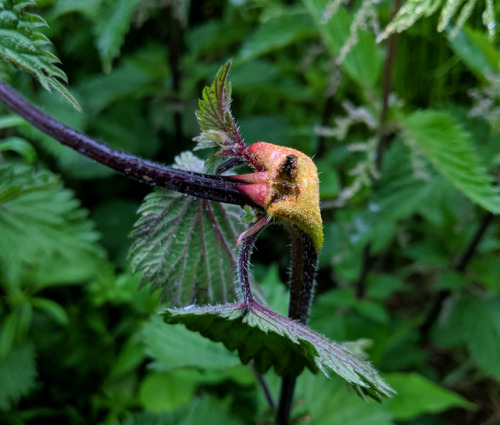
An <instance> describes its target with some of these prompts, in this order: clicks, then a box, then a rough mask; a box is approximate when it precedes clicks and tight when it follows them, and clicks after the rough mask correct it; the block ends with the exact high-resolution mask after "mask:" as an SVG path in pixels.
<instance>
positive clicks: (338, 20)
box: [304, 0, 383, 87]
mask: <svg viewBox="0 0 500 425" xmlns="http://www.w3.org/2000/svg"><path fill="white" fill-rule="evenodd" d="M304 3H305V5H306V7H307V9H308V10H309V13H310V14H311V15H312V17H313V19H314V21H315V23H316V27H317V28H318V30H319V32H320V34H321V35H322V37H323V38H324V39H325V43H326V45H327V47H328V48H329V49H330V51H331V53H332V54H333V56H334V57H339V55H341V54H342V55H345V57H344V58H343V60H342V63H341V67H342V69H343V70H345V72H346V73H347V74H348V75H349V76H350V77H351V78H353V79H354V80H355V81H356V82H358V83H359V84H360V85H362V86H367V87H373V86H375V84H376V83H377V81H378V80H379V77H380V73H381V71H382V63H383V55H382V51H381V50H380V48H379V46H378V45H377V44H376V42H375V39H374V37H373V36H372V35H371V34H370V33H369V32H367V31H365V30H362V29H360V27H359V26H357V25H356V24H357V22H356V16H352V15H351V14H350V13H349V12H348V11H347V10H346V9H345V8H344V7H339V8H338V10H336V11H335V13H334V14H333V15H332V16H328V18H326V16H327V15H328V11H327V9H328V7H330V6H331V2H330V1H329V0H304ZM358 12H359V10H358ZM353 34H354V35H353ZM345 53H346V54H345Z"/></svg>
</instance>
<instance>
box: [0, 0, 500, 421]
mask: <svg viewBox="0 0 500 425" xmlns="http://www.w3.org/2000/svg"><path fill="white" fill-rule="evenodd" d="M13 3H19V2H12V1H1V2H0V27H1V28H0V55H2V58H4V59H5V58H9V54H11V52H12V51H13V49H14V50H15V49H16V48H17V49H18V48H19V46H20V44H19V43H18V44H9V43H10V42H11V41H12V40H14V39H13V38H12V37H11V35H12V34H11V33H10V32H9V31H10V28H11V27H9V25H10V24H9V22H10V21H9V19H10V17H11V15H7V14H6V11H7V10H10V9H11V7H12V4H13ZM430 3H432V4H430ZM3 8H5V10H3V11H2V10H1V9H3ZM399 8H400V4H399V1H398V0H395V2H391V1H377V0H364V1H358V2H351V1H344V2H343V1H337V2H336V1H332V2H328V1H326V0H324V1H322V0H304V1H303V2H295V1H265V0H232V1H229V0H227V1H219V0H213V1H210V0H209V1H203V2H199V4H198V2H188V1H181V0H179V1H175V0H133V1H130V0H117V1H107V0H87V1H74V0H59V1H57V0H40V1H37V5H36V7H31V8H30V9H29V10H30V11H31V12H34V13H37V14H39V15H40V16H42V17H43V18H44V19H45V20H46V21H47V22H48V24H49V27H47V28H40V29H39V30H40V31H42V32H43V33H44V34H45V35H46V36H47V37H49V38H50V40H51V41H52V43H53V46H52V47H47V48H49V50H50V51H52V52H53V53H55V55H56V56H57V57H58V58H60V59H61V61H62V65H59V67H60V68H62V69H64V72H65V73H66V74H67V76H68V80H69V85H68V86H67V87H68V90H69V93H71V94H72V95H73V96H74V99H76V101H77V102H78V103H79V105H80V106H81V108H82V110H83V113H80V112H78V111H76V110H75V109H74V108H72V106H71V104H70V103H67V102H64V101H63V100H62V99H61V96H60V95H59V94H54V93H52V94H50V93H48V92H47V91H45V90H43V89H42V88H41V87H40V84H38V83H37V82H36V81H35V80H34V79H33V78H32V77H31V76H30V75H29V74H28V73H23V72H19V71H17V70H16V69H15V67H14V66H12V65H11V64H9V63H7V62H5V61H2V62H0V76H1V78H2V80H4V81H6V82H8V83H9V84H11V85H12V86H13V87H15V88H16V89H17V90H19V91H20V92H22V93H23V94H24V95H25V96H27V97H28V98H30V99H31V100H32V101H33V102H34V103H36V104H37V105H41V106H42V107H43V109H44V110H45V111H46V112H48V113H50V114H51V115H53V116H55V117H57V118H58V119H60V120H62V121H63V122H65V123H67V124H68V125H70V126H72V127H74V128H77V129H79V130H82V131H84V132H86V133H87V134H89V135H92V136H94V137H95V138H97V139H99V140H102V141H105V142H106V143H108V144H110V145H112V146H115V147H118V148H120V149H123V150H125V151H127V152H131V153H134V154H137V155H140V156H143V157H147V158H151V159H155V160H158V161H161V162H163V163H173V162H174V157H175V156H176V155H179V154H180V153H181V152H183V151H186V150H190V149H192V147H193V142H192V138H193V137H195V136H196V135H198V133H199V128H198V124H197V122H196V119H195V115H194V111H195V110H196V108H197V100H198V98H199V97H200V93H201V90H202V88H203V86H204V85H206V84H208V83H209V82H210V81H211V80H212V78H213V76H214V75H215V74H216V72H217V69H218V68H219V67H220V66H221V65H222V64H224V63H225V62H226V61H227V59H229V58H233V67H232V70H231V74H230V78H229V79H230V80H231V82H232V87H233V98H234V101H233V107H232V109H233V113H234V116H235V117H236V119H237V121H238V123H239V125H240V132H241V134H242V135H243V136H244V137H245V140H246V142H247V143H248V144H250V143H252V142H255V141H258V140H264V141H267V142H272V143H276V144H282V145H286V146H290V147H294V148H297V149H300V150H302V151H303V152H305V153H306V154H308V155H310V156H313V157H314V160H315V162H316V164H317V166H318V169H319V171H320V173H321V174H320V178H321V181H322V185H321V199H322V206H323V220H324V229H325V244H324V247H323V250H322V252H321V255H320V268H319V271H318V279H317V280H318V284H317V291H316V292H317V293H316V296H315V300H314V304H313V307H312V316H311V320H310V326H311V327H312V328H313V329H316V330H318V331H320V332H321V333H323V334H325V335H326V336H328V337H329V338H331V339H333V340H339V341H343V340H358V339H360V338H364V339H367V340H371V345H367V348H366V351H367V352H368V354H369V358H370V361H371V362H372V363H373V364H374V365H375V366H376V367H377V368H378V369H379V370H380V371H381V372H382V375H383V376H384V377H385V378H386V379H387V381H388V382H389V383H390V384H391V385H392V386H393V387H394V388H395V389H396V391H398V393H399V395H398V396H397V397H395V398H394V399H392V400H389V401H385V402H383V403H382V404H375V403H365V402H364V401H363V400H361V399H359V398H358V397H357V396H356V394H355V392H354V391H352V389H350V388H348V387H347V386H346V385H345V384H344V383H343V382H342V381H341V380H338V379H334V380H327V379H326V378H325V377H324V376H319V375H317V376H316V375H313V374H311V373H309V372H308V373H306V374H304V375H303V376H301V378H300V379H299V381H298V388H297V397H296V407H295V409H294V411H293V415H294V421H295V422H296V423H311V424H336V423H338V424H343V425H349V424H377V425H379V424H396V423H398V424H415V425H416V424H425V425H430V424H432V425H434V424H436V425H437V424H443V425H445V424H483V425H488V424H491V425H493V424H495V423H498V421H500V262H499V260H498V258H499V255H500V233H499V232H500V229H499V226H498V223H497V220H496V219H495V215H494V214H497V213H498V212H500V197H499V195H498V193H497V189H496V187H495V185H494V183H495V181H496V179H497V178H498V172H499V168H498V167H499V164H500V154H499V153H498V152H499V147H500V119H499V116H500V109H499V103H498V101H499V96H500V85H499V84H500V70H499V66H500V53H499V51H498V37H497V36H496V33H495V30H496V26H495V16H498V14H499V13H500V10H499V9H500V7H499V5H498V4H494V2H493V1H488V0H486V1H485V2H476V1H468V2H467V1H458V2H452V1H447V2H445V1H442V2H440V1H437V2H426V1H420V0H409V1H408V2H407V3H404V4H403V5H402V9H401V12H400V14H399V15H397V17H396V19H395V20H393V21H392V23H391V24H389V22H391V16H392V15H393V14H394V13H395V12H396V11H397V10H398V9H399ZM9 37H10V38H9ZM14 41H15V40H14ZM13 46H15V47H13ZM35 47H36V46H35ZM22 53H23V55H24V56H19V55H18V56H16V57H17V58H21V57H22V58H23V60H24V62H23V63H19V62H15V61H14V62H15V63H16V64H17V65H18V67H19V66H20V67H24V68H26V67H28V68H29V67H31V68H32V71H33V72H36V71H37V70H38V72H39V74H40V75H38V77H39V78H41V79H42V82H44V80H43V78H44V76H45V77H46V76H47V75H49V74H51V73H52V75H55V76H59V77H62V75H61V74H60V71H58V69H57V68H56V67H55V64H52V65H51V68H50V69H49V68H47V69H43V70H42V68H43V67H44V66H46V63H47V60H46V59H44V60H45V62H44V61H43V60H42V62H36V61H35V59H36V60H41V59H40V58H39V55H38V56H37V55H34V54H32V50H30V46H27V47H26V49H25V51H23V52H22ZM26 64H27V65H26ZM44 64H45V65H44ZM54 81H56V83H54ZM45 85H46V86H47V87H49V88H50V87H52V88H55V89H56V90H59V91H61V92H62V93H63V95H65V96H66V97H67V98H69V100H70V102H71V101H72V98H71V95H69V93H67V92H65V89H64V87H63V86H62V85H58V84H57V80H55V79H54V78H52V79H50V78H49V79H48V80H46V81H45ZM0 112H1V115H0V132H1V136H2V140H1V141H0V422H2V423H9V424H24V423H26V424H31V423H39V422H41V421H46V420H51V421H53V422H54V423H71V424H83V423H85V424H87V423H102V424H118V423H120V424H127V425H132V424H150V423H151V424H153V423H154V424H186V425H188V424H198V423H204V424H210V423H214V424H221V423H224V424H233V423H234V424H253V423H272V414H271V412H270V409H269V407H268V405H267V403H266V401H265V398H264V394H263V393H262V390H261V388H260V386H259V383H258V382H257V379H256V377H255V375H254V374H253V373H252V370H251V368H250V367H249V366H242V365H241V364H240V362H239V359H238V358H237V356H236V355H234V354H233V353H230V352H229V351H227V350H225V349H224V348H223V347H222V346H219V345H217V344H214V343H211V342H210V341H207V340H204V339H203V338H201V337H200V336H199V335H198V334H192V333H190V332H188V331H187V330H186V329H185V328H183V327H182V326H180V325H176V326H172V325H166V324H164V323H163V322H162V321H161V319H160V318H159V317H158V316H157V314H156V313H157V312H158V311H159V310H160V309H161V308H162V305H160V304H159V302H158V297H157V294H154V295H150V294H149V293H148V291H147V290H143V291H140V292H138V286H139V281H140V276H139V275H132V273H131V271H130V264H129V261H128V260H127V252H128V250H129V247H130V245H131V240H130V239H129V238H128V234H129V233H130V231H131V229H132V226H133V223H134V222H135V221H136V218H137V217H136V211H137V209H138V207H139V205H140V203H141V201H142V199H143V198H144V196H145V195H146V194H147V193H148V192H149V189H148V188H147V187H146V186H144V185H141V184H140V183H137V182H134V181H131V180H129V179H126V178H124V177H122V176H118V175H116V174H114V173H113V172H112V171H110V170H108V169H106V168H104V167H103V166H101V165H99V164H96V163H93V162H91V161H89V160H87V159H86V158H84V157H82V156H81V155H79V154H77V153H75V152H73V151H70V150H69V149H67V148H65V147H62V146H60V145H59V144H58V143H57V142H55V141H53V140H51V139H50V138H48V137H47V136H44V135H43V134H42V133H40V132H39V131H38V130H35V129H34V128H33V127H31V126H30V125H29V124H27V123H26V122H25V121H24V120H22V119H21V118H18V117H17V116H16V115H13V114H12V113H10V112H9V111H8V110H7V109H6V108H5V107H3V106H2V109H0ZM49 170H50V171H49ZM288 258H289V255H288V246H287V238H286V235H285V233H284V232H283V233H282V232H281V230H280V229H279V228H278V227H273V228H271V230H268V231H267V232H265V233H264V235H263V236H262V237H261V239H260V241H259V242H258V245H257V251H256V252H255V253H254V261H253V262H254V273H255V277H256V279H257V281H258V282H259V283H260V284H261V286H262V288H263V291H264V293H265V294H266V295H267V298H268V299H269V301H270V303H271V305H272V306H273V308H274V309H276V310H278V311H283V310H286V299H287V296H286V288H285V285H284V284H283V282H286V280H287V273H288V267H289V264H288ZM266 379H267V381H268V383H269V385H270V386H271V388H273V390H274V393H276V388H277V387H278V385H279V380H278V379H277V377H275V376H274V375H273V374H272V373H269V374H268V375H267V376H266Z"/></svg>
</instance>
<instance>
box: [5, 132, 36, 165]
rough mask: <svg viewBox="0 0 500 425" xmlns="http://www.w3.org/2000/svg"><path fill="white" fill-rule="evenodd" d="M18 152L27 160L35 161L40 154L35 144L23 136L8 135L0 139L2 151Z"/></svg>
mask: <svg viewBox="0 0 500 425" xmlns="http://www.w3.org/2000/svg"><path fill="white" fill-rule="evenodd" d="M8 151H11V152H16V153H17V154H19V155H21V156H22V157H23V158H24V159H25V160H26V162H29V163H33V162H35V161H36V159H37V157H38V155H37V153H36V150H35V148H34V147H33V145H32V144H31V143H30V142H28V141H27V140H25V139H22V138H21V137H14V136H12V137H7V138H6V139H3V140H1V141H0V152H8Z"/></svg>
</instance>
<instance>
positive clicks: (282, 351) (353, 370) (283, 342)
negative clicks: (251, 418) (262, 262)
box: [163, 302, 393, 400]
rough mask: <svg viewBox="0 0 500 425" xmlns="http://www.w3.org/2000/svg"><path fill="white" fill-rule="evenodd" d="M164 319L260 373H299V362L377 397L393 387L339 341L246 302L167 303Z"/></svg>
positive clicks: (302, 366) (381, 396)
mask: <svg viewBox="0 0 500 425" xmlns="http://www.w3.org/2000/svg"><path fill="white" fill-rule="evenodd" d="M163 315H164V318H165V321H166V322H167V323H182V324H184V325H185V326H186V327H187V328H188V329H190V330H192V331H197V332H199V333H201V334H202V335H203V336H204V337H206V338H209V339H211V340H212V341H220V342H222V343H223V344H224V345H225V346H226V347H227V348H228V349H229V350H237V351H238V355H239V357H240V359H241V361H242V362H243V363H245V364H246V363H248V362H249V361H250V360H253V362H254V365H255V367H256V369H257V370H258V371H259V372H261V373H265V372H266V371H267V370H269V369H270V368H271V367H273V368H274V369H275V371H276V373H277V374H278V375H295V376H297V375H299V374H300V373H301V372H302V370H303V369H304V367H306V366H307V367H308V368H310V369H312V370H316V369H319V370H321V371H322V372H323V373H324V374H325V375H326V376H328V377H332V376H334V375H335V374H337V375H339V376H340V377H342V378H343V379H345V380H346V381H347V382H348V383H350V384H351V385H354V386H355V388H356V389H357V390H358V391H359V392H360V393H362V394H366V395H369V396H371V397H373V398H375V399H377V400H379V399H381V398H383V397H391V396H392V394H393V390H392V389H391V387H389V386H388V385H387V384H386V383H385V382H384V381H383V379H381V378H380V376H379V375H378V374H377V372H376V371H375V369H373V368H372V366H371V365H370V364H369V363H367V362H365V361H364V360H362V359H360V358H359V357H358V356H356V355H355V354H353V353H351V352H350V351H349V350H347V349H346V348H345V347H343V346H342V345H341V344H337V343H335V342H332V341H329V340H328V339H326V338H325V337H324V336H322V335H319V334H318V333H316V332H314V331H312V330H311V329H309V328H307V327H306V326H303V325H301V324H300V323H298V322H295V321H293V320H291V319H288V318H286V317H283V316H281V315H279V314H277V313H274V312H273V311H271V310H268V309H267V308H265V307H263V306H261V305H259V304H257V303H256V302H250V303H249V305H248V308H247V307H246V306H245V305H244V304H226V305H221V306H215V307H212V306H208V307H187V308H184V309H179V310H174V309H169V310H166V311H165V312H164V313H163Z"/></svg>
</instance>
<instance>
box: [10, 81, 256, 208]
mask: <svg viewBox="0 0 500 425" xmlns="http://www.w3.org/2000/svg"><path fill="white" fill-rule="evenodd" d="M0 100H1V101H2V102H3V103H4V104H5V105H6V106H7V107H8V108H10V109H11V110H12V111H14V112H16V113H17V114H19V115H20V116H22V117H23V118H24V119H26V121H28V122H30V123H31V124H33V125H34V126H35V127H37V128H38V129H40V130H41V131H43V132H44V133H45V134H47V135H49V136H51V137H53V138H54V139H56V140H57V141H59V142H60V143H62V144H63V145H66V146H69V147H70V148H72V149H74V150H76V151H77V152H79V153H81V154H82V155H85V156H87V157H88V158H91V159H93V160H95V161H97V162H100V163H101V164H103V165H106V166H107V167H110V168H112V169H113V170H116V171H118V172H120V173H123V174H125V175H127V176H129V177H132V178H135V179H137V180H139V181H141V182H145V183H148V184H151V185H155V186H160V187H164V188H166V189H170V190H175V191H177V192H181V193H187V194H189V195H193V196H198V197H200V198H205V199H210V200H213V201H219V202H226V203H229V204H236V205H250V206H252V207H256V208H258V206H257V205H256V204H255V203H254V202H253V201H252V200H250V199H249V198H248V197H247V196H246V195H244V194H243V193H241V192H240V191H239V190H238V186H239V185H241V183H235V182H232V181H231V180H230V178H229V177H227V176H214V175H207V174H202V173H193V172H188V171H184V170H178V169H176V168H172V167H168V166H164V165H160V164H156V163H154V162H152V161H148V160H145V159H142V158H139V157H136V156H134V155H130V154H127V153H125V152H122V151H119V150H117V149H114V148H111V147H109V146H107V145H105V144H103V143H100V142H98V141H97V140H94V139H92V138H91V137H89V136H86V135H85V134H82V133H79V132H77V131H76V130H73V129H72V128H70V127H67V126H66V125H64V124H62V123H61V122H59V121H57V120H56V119H54V118H52V117H51V116H49V115H47V114H45V113H44V112H42V111H41V110H40V109H39V108H37V107H36V106H35V105H33V104H32V103H30V102H29V101H28V100H26V99H25V98H24V97H22V96H21V95H20V94H19V93H17V92H16V91H15V90H14V89H12V88H11V87H9V86H8V85H6V84H5V83H3V82H2V81H0Z"/></svg>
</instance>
